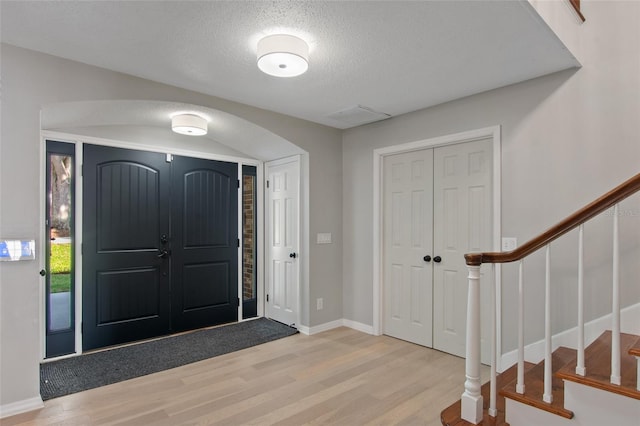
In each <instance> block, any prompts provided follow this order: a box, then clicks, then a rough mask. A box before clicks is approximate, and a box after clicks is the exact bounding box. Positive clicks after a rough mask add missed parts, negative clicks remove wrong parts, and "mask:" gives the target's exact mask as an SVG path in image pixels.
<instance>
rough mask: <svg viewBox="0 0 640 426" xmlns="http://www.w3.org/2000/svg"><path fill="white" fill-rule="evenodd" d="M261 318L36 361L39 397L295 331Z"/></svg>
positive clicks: (175, 364)
mask: <svg viewBox="0 0 640 426" xmlns="http://www.w3.org/2000/svg"><path fill="white" fill-rule="evenodd" d="M297 332H298V331H297V330H296V329H294V328H291V327H288V326H286V325H284V324H281V323H279V322H276V321H273V320H270V319H267V318H259V319H257V320H253V321H246V322H240V323H235V324H230V325H225V326H222V327H217V328H212V329H208V330H198V331H194V332H192V333H186V334H181V335H178V336H170V337H165V338H161V339H158V340H153V341H149V342H144V343H139V344H134V345H130V346H125V347H120V348H115V349H110V350H106V351H102V352H95V353H91V354H86V355H80V356H77V357H73V358H67V359H62V360H59V361H52V362H47V363H43V364H41V365H40V394H41V395H42V399H43V400H45V401H46V400H48V399H52V398H57V397H59V396H63V395H68V394H71V393H76V392H81V391H84V390H88V389H93V388H97V387H99V386H105V385H109V384H112V383H117V382H121V381H123V380H128V379H133V378H135V377H140V376H144V375H147V374H151V373H157V372H158V371H163V370H168V369H170V368H175V367H179V366H181V365H185V364H190V363H192V362H196V361H202V360H204V359H207V358H212V357H214V356H218V355H223V354H226V353H229V352H234V351H238V350H240V349H245V348H248V347H251V346H255V345H259V344H261V343H266V342H270V341H272V340H277V339H280V338H283V337H287V336H291V335H293V334H296V333H297Z"/></svg>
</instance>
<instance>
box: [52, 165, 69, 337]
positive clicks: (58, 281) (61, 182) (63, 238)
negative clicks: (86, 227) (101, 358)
mask: <svg viewBox="0 0 640 426" xmlns="http://www.w3.org/2000/svg"><path fill="white" fill-rule="evenodd" d="M49 162H50V164H49V169H50V172H49V188H48V189H49V191H48V198H49V200H48V201H49V208H48V211H49V217H48V224H49V242H50V247H49V268H48V270H49V280H48V281H49V282H48V285H49V330H50V331H58V330H67V329H69V328H71V272H72V260H73V259H72V256H71V252H72V250H71V218H72V216H73V210H72V209H73V206H72V200H71V173H72V170H73V161H72V157H71V156H68V155H59V154H51V155H49Z"/></svg>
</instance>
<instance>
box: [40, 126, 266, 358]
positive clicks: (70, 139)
mask: <svg viewBox="0 0 640 426" xmlns="http://www.w3.org/2000/svg"><path fill="white" fill-rule="evenodd" d="M47 140H56V141H60V142H67V143H72V144H75V147H76V153H75V156H76V157H75V158H76V159H75V166H76V167H75V170H74V172H75V174H76V175H75V176H76V179H75V191H76V198H75V215H76V216H75V221H76V223H75V237H76V238H75V245H76V247H81V245H82V231H83V227H82V225H83V224H82V214H81V212H82V208H83V197H82V186H83V184H84V182H83V177H82V165H83V144H85V143H88V144H92V145H102V146H110V147H114V148H125V149H134V150H138V151H150V152H157V153H166V154H172V155H180V156H185V157H193V158H202V159H206V160H216V161H227V162H232V163H237V164H238V179H240V180H242V166H243V165H249V166H255V167H256V175H257V179H258V183H259V184H258V185H257V203H258V204H257V205H258V209H257V210H258V212H257V229H256V232H257V235H263V234H264V209H262V208H260V206H262V205H263V204H262V203H263V199H264V198H263V197H264V194H263V185H261V184H260V182H262V181H264V162H263V161H262V160H256V159H253V158H244V157H234V156H229V155H222V154H214V153H207V152H201V151H193V150H188V149H181V148H173V147H157V146H154V145H147V144H141V143H136V142H127V141H122V140H117V139H106V138H98V137H94V136H83V135H76V134H72V133H65V132H57V131H51V130H41V131H40V217H44V216H45V209H46V206H45V201H44V200H45V192H46V183H45V179H46V172H45V170H44V166H45V162H46V148H47ZM241 198H242V197H241V195H239V196H238V205H240V200H241ZM241 215H242V212H241V210H238V218H239V223H238V229H239V231H240V232H241V229H242V220H241ZM45 231H46V230H45V225H44V221H41V223H40V230H39V232H40V236H41V238H40V244H39V245H38V247H39V250H40V253H44V244H45V241H44V239H43V238H42V236H43V235H45ZM238 235H241V234H238ZM264 249H265V246H264V241H262V242H260V240H259V242H258V258H257V262H258V265H264V259H265V258H264ZM238 259H239V260H240V259H242V238H240V247H238ZM40 263H41V265H40V269H44V259H43V258H41V260H40ZM238 264H239V266H238V268H239V271H238V272H239V274H238V295H241V294H242V273H241V267H242V266H241V262H238ZM257 272H258V275H257V280H258V284H257V287H258V289H260V288H261V287H262V286H260V283H261V282H264V273H263V268H260V267H259V268H258V271H257ZM43 279H44V278H43ZM261 280H262V281H261ZM44 287H45V286H44V285H43V286H40V290H41V291H40V319H39V323H40V326H39V328H40V358H41V360H43V361H44V362H48V361H53V360H57V359H63V358H69V357H73V356H77V355H80V354H82V250H80V249H78V250H76V252H75V290H76V293H75V301H74V304H75V315H76V317H75V320H76V323H75V326H76V330H75V331H76V334H75V352H74V353H72V354H69V355H63V356H61V357H55V358H46V353H45V349H46V346H45V345H46V341H45V339H46V327H45V325H44V324H45V323H44V321H45V318H46V312H45V310H46V309H45V308H46V306H45V303H44V302H45V288H44ZM261 297H263V294H261V292H260V290H258V317H260V316H263V315H264V311H263V310H262V307H261V303H260V302H261V299H260V298H261ZM252 319H253V318H248V319H247V320H243V319H242V304H240V306H239V307H238V322H242V321H250V320H252Z"/></svg>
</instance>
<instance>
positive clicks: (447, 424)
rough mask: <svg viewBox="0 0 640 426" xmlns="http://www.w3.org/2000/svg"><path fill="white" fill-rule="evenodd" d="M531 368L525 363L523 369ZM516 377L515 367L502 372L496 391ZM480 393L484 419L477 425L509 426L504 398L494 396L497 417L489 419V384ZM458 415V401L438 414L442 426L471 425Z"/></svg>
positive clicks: (483, 386) (531, 366) (459, 409)
mask: <svg viewBox="0 0 640 426" xmlns="http://www.w3.org/2000/svg"><path fill="white" fill-rule="evenodd" d="M533 367H534V364H531V363H528V362H525V367H524V368H525V371H527V370H529V369H531V368H533ZM516 377H517V369H516V366H515V365H514V366H513V367H511V368H509V369H508V370H506V371H504V372H503V373H501V374H498V376H497V377H496V388H497V389H500V388H502V387H503V386H505V385H506V384H507V383H509V382H511V381H513V380H515V379H516ZM481 392H482V399H483V411H484V418H483V420H482V421H481V422H480V423H479V424H481V425H484V426H487V425H489V426H509V424H508V423H507V422H506V421H505V418H504V414H505V413H504V405H505V403H504V397H501V396H500V395H497V396H496V409H497V410H498V415H497V416H496V417H491V416H490V415H489V412H488V411H489V402H490V401H489V398H490V392H491V382H487V383H485V384H484V385H482V389H481ZM460 413H461V407H460V400H458V401H456V402H455V403H453V404H452V405H450V406H449V407H447V408H445V409H444V410H442V413H440V420H441V422H442V424H443V425H444V426H467V425H472V423H469V422H467V421H465V420H462V419H461V418H460Z"/></svg>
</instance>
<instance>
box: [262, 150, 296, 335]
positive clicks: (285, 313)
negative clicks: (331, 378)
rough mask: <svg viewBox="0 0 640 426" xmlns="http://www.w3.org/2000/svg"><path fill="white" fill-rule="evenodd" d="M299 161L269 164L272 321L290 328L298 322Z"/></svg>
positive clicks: (268, 307) (268, 303)
mask: <svg viewBox="0 0 640 426" xmlns="http://www.w3.org/2000/svg"><path fill="white" fill-rule="evenodd" d="M299 170H300V166H299V162H298V160H297V159H296V160H295V161H292V162H288V163H284V164H277V165H268V181H269V188H268V189H267V197H268V198H267V203H268V204H267V205H268V206H269V207H268V208H267V212H266V214H267V218H266V220H267V221H268V222H267V223H269V224H270V226H269V227H268V229H269V234H268V236H267V244H268V247H269V259H268V261H267V271H266V273H267V279H268V286H267V301H266V313H267V316H268V317H269V318H272V319H274V320H276V321H280V322H282V323H284V324H287V325H295V324H296V323H297V321H298V319H297V317H298V311H299V306H298V304H299V302H298V280H299V278H298V274H299V271H298V255H299V253H298V232H299V231H298V230H299V219H298V202H299V201H298V199H299V195H298V191H299V188H298V186H299V175H300V172H299Z"/></svg>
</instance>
